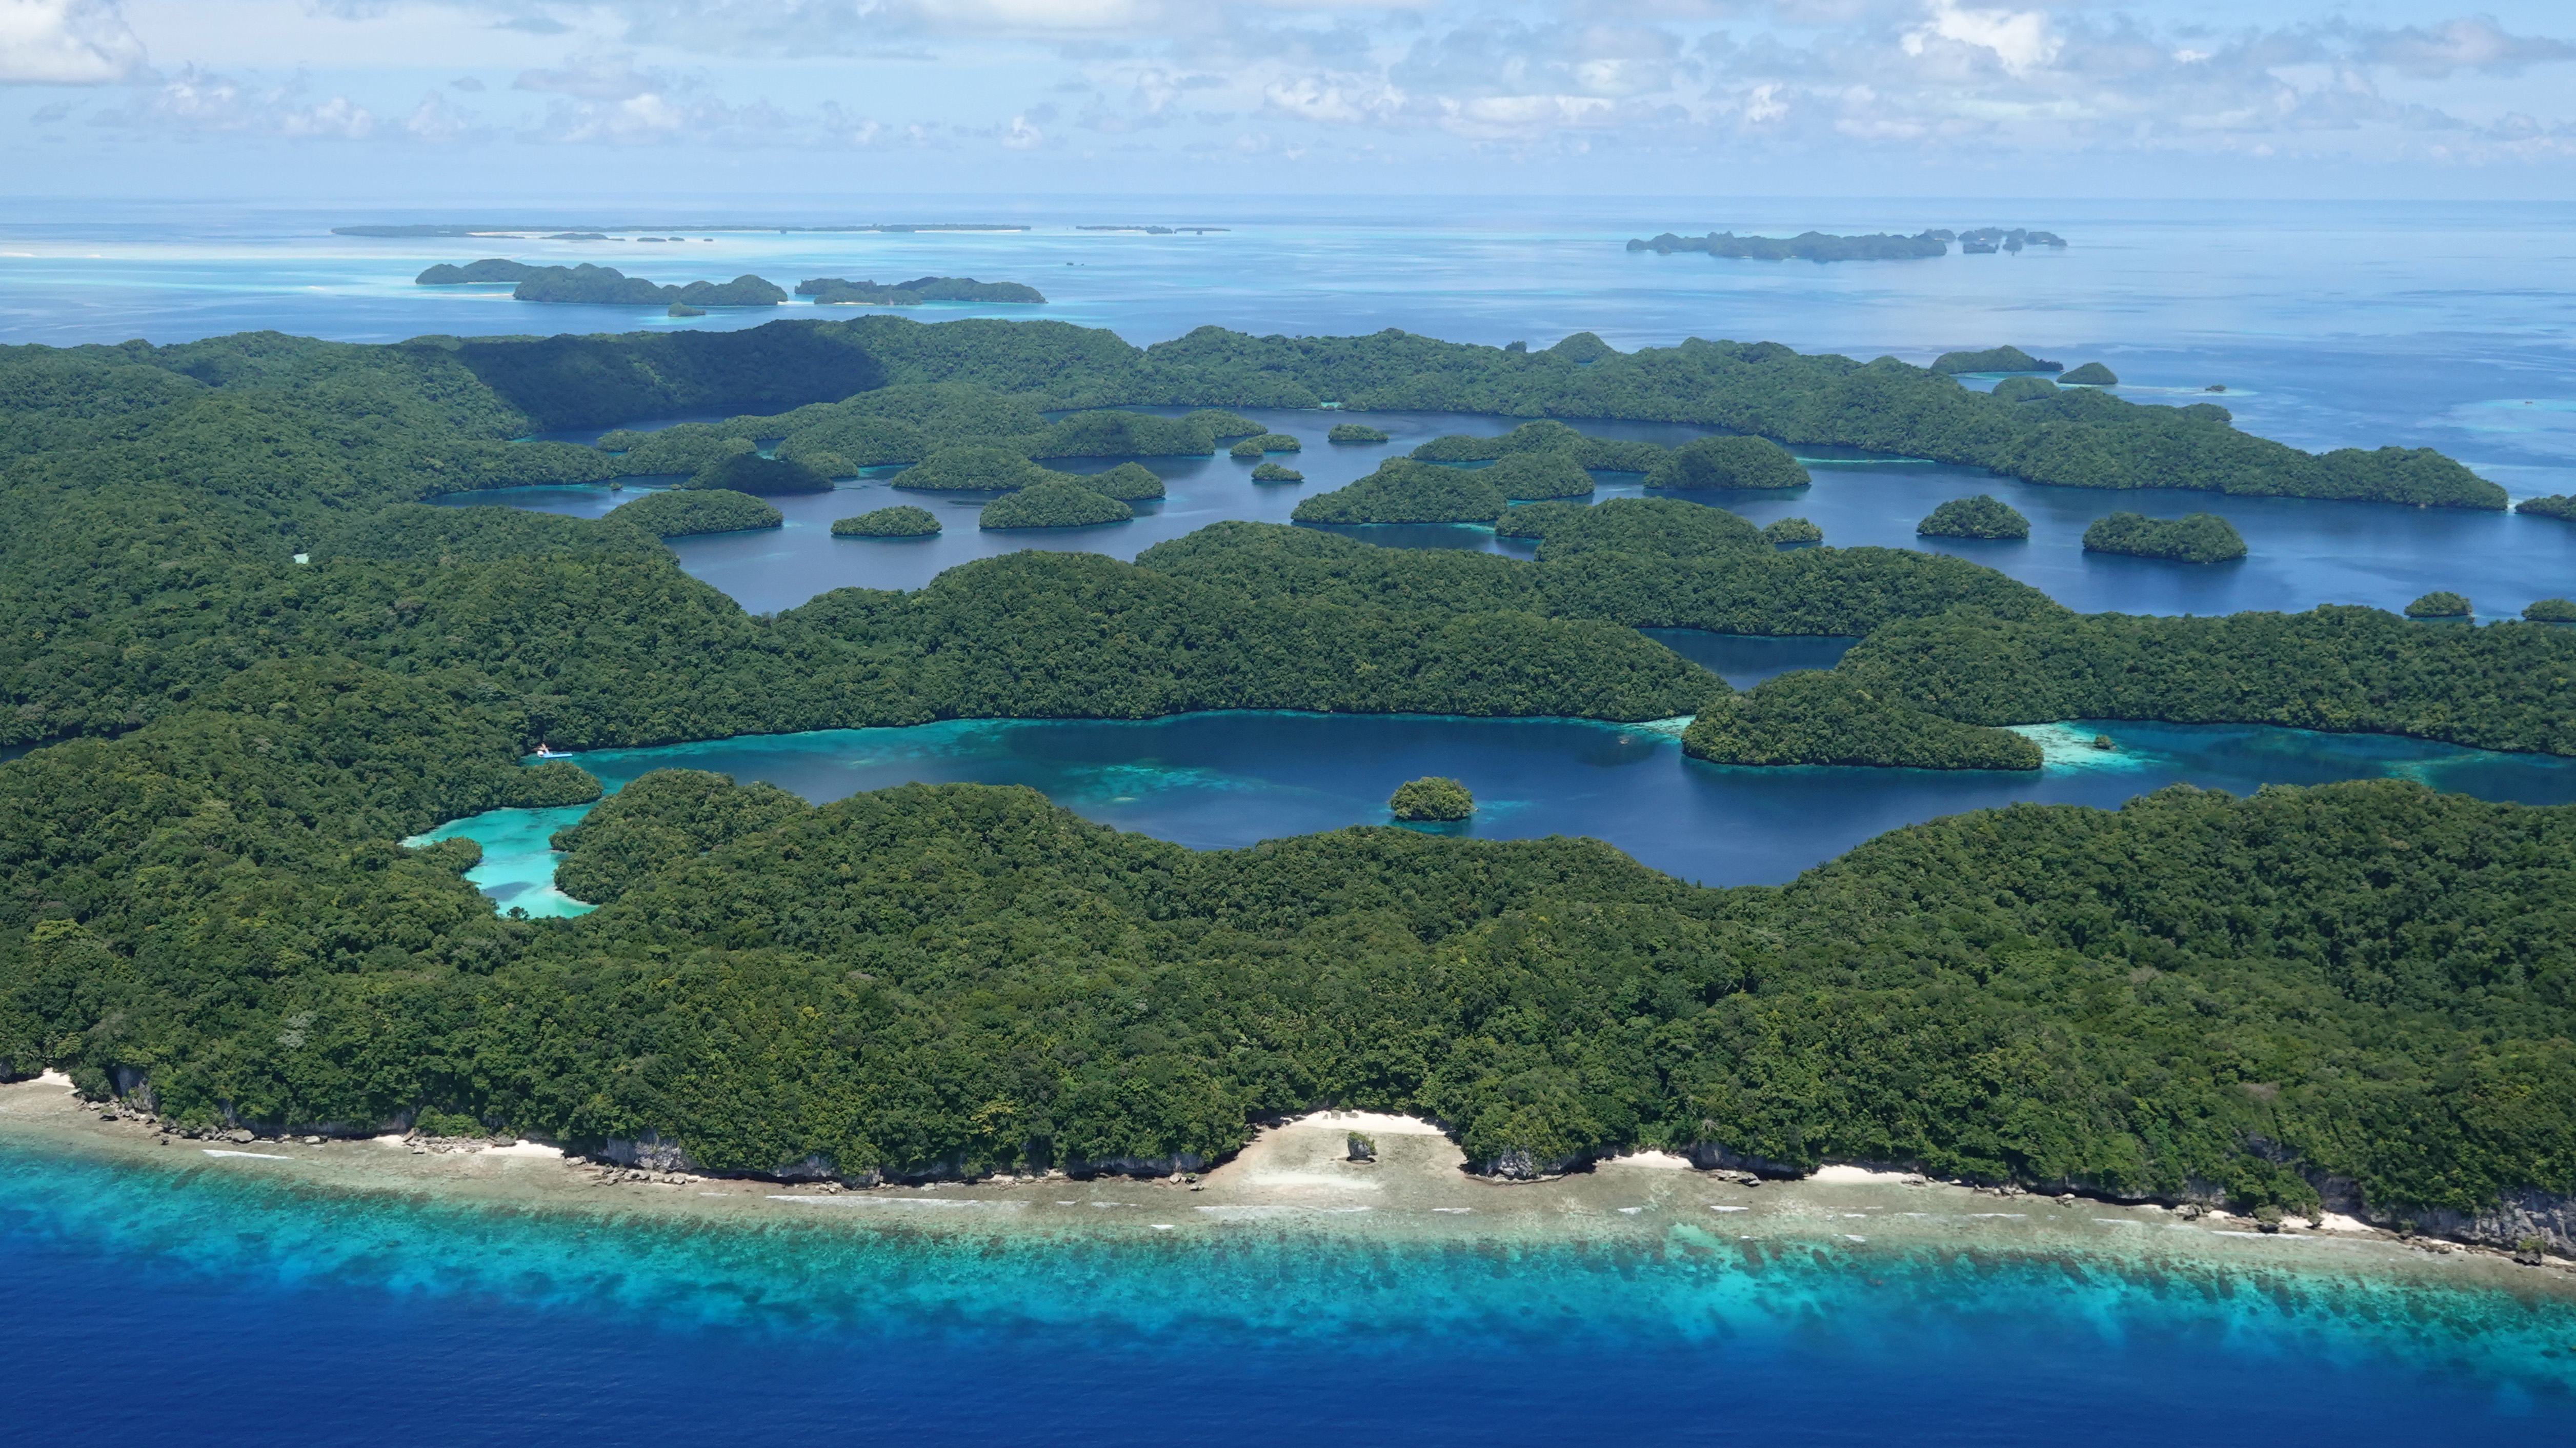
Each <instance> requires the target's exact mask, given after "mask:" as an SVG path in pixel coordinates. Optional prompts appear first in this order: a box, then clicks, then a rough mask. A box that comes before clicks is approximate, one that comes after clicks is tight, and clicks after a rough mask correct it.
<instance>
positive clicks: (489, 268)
mask: <svg viewBox="0 0 2576 1448" xmlns="http://www.w3.org/2000/svg"><path fill="white" fill-rule="evenodd" d="M412 281H413V282H414V283H416V284H417V285H420V286H425V287H436V286H455V285H460V284H463V283H468V282H514V283H516V284H517V287H516V289H515V290H513V291H512V292H511V293H510V295H511V296H512V297H513V298H515V299H517V300H519V301H522V302H580V303H592V304H607V305H622V306H654V307H664V306H667V307H697V308H701V309H703V308H706V307H774V306H777V305H778V304H779V303H781V302H784V301H786V300H787V294H786V293H785V292H782V291H780V290H779V289H778V288H777V287H776V286H775V285H773V284H772V283H770V282H767V281H764V280H762V279H761V278H759V277H756V276H748V275H745V276H738V277H735V278H734V279H733V280H732V281H729V282H690V283H689V284H688V285H686V286H665V285H661V284H657V283H654V282H648V281H646V280H645V279H644V278H642V277H630V276H628V275H627V274H626V273H624V272H621V271H619V270H618V269H617V268H615V267H610V266H593V265H591V264H590V263H589V262H583V263H582V264H580V265H579V266H529V265H527V264H525V263H523V262H515V261H509V260H506V259H504V258H501V257H491V258H487V259H485V260H483V261H478V262H471V263H468V264H467V265H465V266H461V267H460V266H449V265H446V264H443V263H442V264H441V265H438V266H434V267H431V268H429V269H428V270H427V271H424V272H422V273H421V274H420V275H419V276H416V277H414V278H412ZM680 315H687V314H686V313H681V314H680Z"/></svg>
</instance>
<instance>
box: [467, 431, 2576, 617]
mask: <svg viewBox="0 0 2576 1448" xmlns="http://www.w3.org/2000/svg"><path fill="white" fill-rule="evenodd" d="M2137 400H2140V401H2150V402H2159V401H2182V400H2189V396H2188V395H2187V394H2181V393H2176V394H2172V395H2166V394H2162V393H2141V394H2140V395H2139V396H2138V398H2137ZM1149 410H1151V411H1158V412H1164V413H1167V414H1177V413H1178V412H1179V411H1181V409H1172V408H1157V409H1149ZM1239 411H1241V412H1242V414H1243V415H1244V416H1245V417H1247V418H1249V419H1251V420H1253V421H1256V422H1260V423H1262V424H1264V425H1266V426H1268V427H1271V428H1273V429H1275V430H1277V431H1280V432H1285V433H1288V434H1290V435H1292V436H1295V437H1298V438H1300V439H1302V440H1303V441H1304V442H1305V444H1306V447H1305V450H1304V451H1303V452H1301V453H1299V454H1297V455H1296V456H1294V457H1289V458H1284V459H1277V460H1278V461H1284V462H1287V463H1289V464H1292V465H1293V466H1295V467H1296V468H1297V469H1298V470H1299V471H1300V472H1302V473H1304V474H1305V476H1306V481H1305V482H1304V483H1303V484H1261V483H1255V482H1253V481H1252V479H1251V473H1252V465H1251V464H1250V463H1247V462H1238V461H1236V460H1235V459H1233V458H1231V457H1227V456H1223V455H1219V456H1216V457H1210V458H1147V459H1144V460H1143V461H1144V463H1145V465H1146V466H1148V467H1150V468H1152V469H1153V470H1154V471H1155V472H1156V473H1158V474H1160V475H1161V476H1162V478H1163V479H1164V484H1165V486H1166V487H1167V488H1168V489H1169V490H1170V496H1169V497H1167V498H1165V499H1163V500H1162V501H1160V502H1152V503H1142V504H1138V505H1137V509H1136V511H1137V517H1136V519H1135V520H1134V521H1133V522H1127V523H1111V524H1106V525H1103V526H1100V527H1096V528H1067V529H1044V530H1008V531H999V532H988V531H985V530H982V529H979V528H977V527H976V526H975V515H976V512H977V511H978V510H979V509H981V508H982V507H983V505H984V504H985V503H987V502H990V501H991V500H992V497H993V495H992V494H989V493H950V494H937V493H932V494H925V493H918V492H911V491H907V490H903V489H898V488H895V487H893V486H892V485H891V477H892V474H894V473H896V472H899V471H900V469H884V470H880V475H875V476H869V477H866V478H862V479H859V480H856V481H850V482H844V483H843V484H842V485H841V486H840V487H839V488H838V489H837V490H836V491H834V492H831V493H821V494H809V495H806V496H802V497H783V498H773V499H771V500H770V501H771V502H773V503H775V504H776V505H777V506H778V509H779V511H780V512H782V513H784V514H785V515H786V517H787V523H786V526H785V527H783V528H773V529H764V530H761V531H757V532H749V533H726V534H717V535H714V536H709V537H696V538H676V539H673V540H671V546H672V548H673V549H674V550H675V551H676V552H677V553H678V554H679V556H680V564H681V566H682V567H683V568H685V569H687V570H688V572H689V573H690V574H691V575H692V576H694V577H697V578H701V579H704V580H705V581H706V582H708V583H711V584H713V585H715V586H716V587H717V588H720V589H722V590H724V591H725V592H726V593H728V594H730V595H732V596H733V597H734V598H735V599H737V600H739V601H740V602H741V603H742V605H743V607H745V608H747V609H750V610H751V611H753V612H755V613H768V612H775V611H778V610H781V609H788V608H793V607H795V606H796V605H798V604H800V603H803V602H805V601H806V600H807V599H810V598H812V597H813V596H814V595H815V594H818V593H821V592H823V591H825V590H827V589H833V588H844V587H851V586H857V587H865V588H918V587H920V586H921V585H923V584H925V583H927V582H929V581H930V580H931V578H932V577H934V576H935V575H937V574H938V573H939V572H940V570H942V569H945V568H950V567H953V566H955V565H956V564H959V563H963V562H967V561H968V560H970V559H975V558H985V557H990V556H992V555H995V554H999V553H1009V552H1013V551H1016V550H1019V549H1023V548H1047V549H1064V550H1080V551H1089V552H1095V553H1106V554H1109V555H1110V556H1112V557H1116V558H1133V557H1135V556H1136V555H1137V554H1138V553H1139V552H1142V551H1143V550H1144V549H1146V548H1148V547H1151V546H1152V545H1154V544H1156V543H1160V542H1162V541H1164V540H1165V539H1169V538H1178V537H1181V536H1182V535H1184V534H1187V533H1192V532H1196V531H1197V530H1198V529H1200V528H1203V527H1206V526H1207V525H1208V524H1210V523H1214V522H1218V521H1221V520H1224V519H1229V518H1242V519H1251V520H1254V521H1259V522H1267V523H1285V522H1287V521H1288V520H1289V514H1290V512H1291V511H1293V510H1294V509H1295V508H1296V506H1297V503H1298V500H1299V499H1301V498H1304V497H1307V496H1310V495H1312V494H1314V493H1317V492H1321V491H1326V490H1329V489H1332V488H1338V487H1340V486H1342V485H1343V484H1345V483H1348V482H1350V481H1352V480H1354V479H1356V478H1358V477H1360V476H1362V475H1363V474H1366V473H1367V472H1369V471H1370V470H1372V469H1374V468H1375V467H1376V466H1377V465H1378V464H1379V463H1380V462H1381V461H1383V460H1384V459H1386V458H1388V457H1390V456H1398V455H1401V454H1402V453H1404V452H1406V451H1408V450H1410V449H1411V448H1413V447H1415V446H1417V445H1418V444H1420V443H1423V442H1426V441H1428V440H1430V439H1431V438H1434V437H1437V436H1440V435H1441V434H1443V433H1468V434H1473V435H1477V436H1490V435H1493V434H1496V433H1501V432H1506V431H1509V430H1510V429H1511V427H1512V426H1513V425H1514V423H1515V420H1514V419H1510V418H1499V417H1486V416H1479V415H1472V414H1459V413H1421V412H1403V413H1363V412H1347V413H1345V412H1315V411H1278V410H1269V409H1262V408H1244V409H1239ZM663 421H665V422H667V421H670V419H665V420H663ZM1336 421H1360V422H1366V423H1369V424H1371V425H1373V426H1376V427H1378V428H1381V429H1383V430H1385V431H1386V432H1387V434H1388V435H1389V441H1387V442H1386V443H1384V444H1380V445H1375V446H1368V447H1336V446H1333V445H1332V444H1329V443H1327V442H1325V441H1324V433H1325V431H1326V429H1327V428H1329V427H1330V426H1331V425H1332V424H1333V423H1334V422H1336ZM647 425H650V424H647ZM1582 426H1583V428H1584V429H1585V430H1586V431H1588V432H1592V433H1595V434H1597V435H1601V436H1607V437H1620V438H1637V439H1642V440H1645V441H1650V442H1659V443H1665V444H1672V443H1679V442H1685V441H1688V440H1689V439H1691V438H1693V437H1698V436H1701V435H1703V434H1704V433H1705V432H1706V431H1707V429H1703V428H1693V427H1684V426H1679V425H1673V424H1661V423H1631V422H1586V423H1583V424H1582ZM563 436H565V437H567V438H570V439H573V440H579V441H588V440H590V439H591V438H595V437H597V436H598V432H597V431H590V432H583V433H573V434H563ZM1830 451H1832V450H1821V449H1811V450H1807V452H1808V453H1811V454H1823V453H1828V452H1830ZM1806 462H1807V465H1808V469H1809V471H1810V473H1811V474H1812V475H1813V476H1814V478H1815V481H1814V483H1813V484H1812V485H1810V486H1808V487H1804V488H1798V489H1793V490H1789V491H1787V492H1767V491H1766V492H1721V493H1693V494H1689V495H1687V496H1688V497H1689V498H1690V499H1691V500H1692V501H1695V502H1701V503H1706V504H1709V505H1712V506H1716V507H1722V508H1725V509H1728V510H1729V511H1732V512H1736V513H1740V514H1742V515H1743V516H1744V517H1746V518H1748V519H1750V520H1752V521H1753V522H1755V523H1768V522H1770V521H1772V520H1773V519H1775V518H1782V517H1790V516H1797V517H1804V518H1806V519H1808V520H1810V521H1812V522H1814V523H1815V524H1817V525H1818V526H1819V527H1821V528H1823V529H1824V531H1825V541H1826V542H1827V543H1828V544H1832V545H1837V546H1852V545H1858V544H1870V545H1875V546H1879V547H1889V548H1923V549H1928V550H1930V551H1934V552H1941V553H1950V554H1955V555H1957V556H1959V557H1962V558H1968V559H1972V560H1974V561H1975V562H1978V563H1982V564H1984V565H1986V566H1987V567H1989V568H1994V569H1998V570H2000V571H2002V572H2004V573H2006V574H2009V575H2011V576H2012V577H2014V578H2018V579H2020V580H2021V581H2023V582H2025V583H2028V584H2030V585H2031V586H2033V587H2035V588H2038V589H2041V590H2043V591H2045V592H2046V593H2047V594H2048V595H2049V596H2050V597H2052V598H2055V599H2056V600H2058V601H2059V602H2060V603H2063V604H2065V605H2067V606H2068V607H2069V608H2073V609H2077V610H2079V611H2082V612H2086V613H2099V612H2120V613H2157V614H2178V613H2194V614H2214V613H2236V612H2240V611H2243V610H2247V609H2279V610H2285V611H2297V610H2301V609H2306V608H2312V607H2314V606H2316V605H2317V604H2320V603H2359V604H2369V605H2372V606H2374V607H2379V608H2386V609H2392V610H2393V609H2400V608H2403V607H2405V606H2406V604H2407V603H2408V602H2409V601H2410V600H2412V599H2414V598H2416V597H2418V596H2420V595H2422V594H2425V593H2429V592H2432V591H2433V590H2435V589H2450V590H2454V591H2457V592H2460V593H2465V594H2467V595H2468V596H2469V597H2470V599H2471V601H2472V602H2474V603H2475V604H2476V605H2477V606H2478V610H2479V613H2480V614H2481V615H2482V616H2485V617H2489V618H2510V617H2512V616H2514V615H2516V614H2518V613H2519V612H2520V611H2521V610H2522V607H2523V605H2525V604H2527V603H2530V602H2531V601H2532V600H2534V599H2539V598H2552V597H2563V596H2567V595H2569V594H2571V593H2576V525H2571V524H2567V523H2564V522H2560V521H2558V520H2556V519H2552V518H2539V517H2524V516H2522V515H2519V514H2511V513H2485V512H2469V511H2463V510H2459V509H2445V508H2410V507H2398V506H2394V505H2390V504H2381V503H2346V502H2329V501H2323V500H2318V499H2308V498H2232V497H2225V496H2222V495H2219V494H2214V493H2197V492H2186V491H2182V490H2179V489H2169V488H2157V489H2140V490H2136V491H2130V492H2110V491H2104V490H2098V489H2091V488H2061V487H2046V486H2042V485H2039V484H2035V483H2025V482H2020V481H2018V480H2015V479H2011V478H2001V477H1996V476H1993V475H1991V474H1989V473H1986V472H1985V471H1983V470H1981V469H1974V468H1955V467H1945V466H1941V465H1937V464H1932V463H1925V462H1911V461H1906V460H1903V459H1887V458H1867V457H1861V456H1855V455H1852V454H1851V453H1850V452H1849V450H1840V451H1839V454H1838V455H1809V456H1807V457H1806ZM1110 465H1111V464H1110V462H1109V461H1106V460H1095V461H1090V462H1083V463H1072V464H1066V465H1065V466H1067V467H1068V468H1069V469H1070V470H1073V471H1098V470H1100V469H1103V468H1106V467H1108V466H1110ZM1644 491H1645V490H1644V488H1643V486H1642V485H1641V481H1640V480H1639V479H1638V478H1636V477H1634V476H1622V475H1605V477H1604V480H1603V482H1602V483H1601V485H1600V487H1599V489H1598V490H1597V491H1596V493H1595V494H1594V497H1595V499H1596V500H1599V499H1605V498H1614V497H1634V496H1640V495H1642V494H1643V493H1644ZM1978 493H1990V494H1992V495H1994V496H1995V497H1998V498H2001V499H2003V500H2004V501H2005V502H2008V503H2010V504H2012V505H2013V506H2014V507H2015V508H2018V509H2020V510H2021V512H2022V513H2023V514H2024V515H2025V516H2027V517H2028V518H2029V519H2030V522H2031V536H2030V539H2029V540H2028V541H2027V542H2014V543H1982V542H1971V541H1965V540H1959V539H1919V538H1917V537H1916V536H1915V534H1914V528H1915V525H1916V524H1917V523H1919V522H1921V521H1922V518H1923V516H1924V515H1925V514H1927V513H1929V512H1931V511H1932V509H1933V508H1934V507H1935V506H1937V505H1938V504H1940V503H1942V502H1944V501H1946V500H1948V499H1951V498H1963V497H1969V496H1973V495H1975V494H1978ZM634 496H636V493H635V490H634V489H633V488H629V489H627V490H626V491H623V492H610V491H609V490H608V489H607V488H606V487H604V486H598V487H577V488H509V489H501V490H497V491H493V492H486V493H460V494H451V495H449V496H447V497H445V498H441V499H438V500H437V501H439V502H442V503H446V504H450V505H454V506H469V507H470V506H478V505H480V506H488V505H506V506H511V507H521V508H531V509H536V510H538V511H542V512H550V513H568V514H573V515H575V516H580V517H597V516H599V515H600V514H602V513H605V512H607V511H608V510H609V509H611V508H613V507H615V506H617V505H618V504H619V503H622V502H625V501H626V500H628V499H629V498H632V497H634ZM892 503H912V504H916V505H919V506H924V507H928V508H930V509H931V510H932V511H933V512H936V513H938V514H939V515H940V519H941V522H942V523H943V525H944V529H943V531H942V532H941V533H940V534H938V535H937V536H935V537H931V538H926V539H899V540H888V539H861V538H834V537H833V536H831V527H832V522H833V520H834V519H836V518H846V517H849V516H851V515H852V514H855V513H863V512H866V511H868V510H869V509H871V508H881V507H885V506H887V505H889V504H892ZM2120 510H2126V511H2130V512H2142V513H2148V514H2152V515H2154V516H2157V517H2167V518H2170V517H2179V516H2181V515H2182V514H2184V513H2194V512H2215V513H2218V514H2220V515H2222V516H2224V517H2225V518H2227V519H2228V521H2230V522H2232V523H2234V524H2235V525H2236V527H2237V529H2238V531H2239V532H2241V533H2243V534H2244V535H2245V540H2246V543H2247V545H2248V547H2249V549H2250V555H2249V556H2248V557H2246V558H2244V559H2241V560H2238V561H2236V562H2231V563H2220V564H2208V565H2190V564H2176V563H2165V562H2160V561H2155V560H2149V559H2141V558H2123V557H2113V556H2110V555H2106V554H2100V553H2086V552H2085V551H2084V549H2083V536H2084V529H2085V527H2086V526H2087V525H2088V524H2090V523H2091V522H2092V521H2093V520H2094V519H2096V518H2099V517H2101V516H2102V515H2103V514H2105V513H2110V512H2114V511H2120ZM1334 531H1337V532H1342V533H1347V534H1349V535H1351V536H1353V537H1357V538H1363V539H1366V540H1367V541H1369V542H1373V543H1381V544H1387V545H1390V546H1396V547H1439V548H1473V549H1482V550H1486V551H1490V552H1509V553H1515V554H1517V555H1519V556H1527V555H1528V553H1529V551H1530V550H1529V548H1528V547H1527V546H1526V545H1522V544H1519V543H1517V542H1509V543H1507V542H1502V541H1499V540H1497V539H1496V538H1495V537H1494V534H1493V530H1492V529H1490V528H1476V527H1468V526H1463V525H1462V526H1378V527H1361V528H1342V529H1336V530H1334Z"/></svg>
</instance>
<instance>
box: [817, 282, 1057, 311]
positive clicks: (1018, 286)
mask: <svg viewBox="0 0 2576 1448" xmlns="http://www.w3.org/2000/svg"><path fill="white" fill-rule="evenodd" d="M796 295H798V296H800V297H812V298H813V299H814V305H816V306H818V307H841V306H866V307H917V306H920V305H921V304H922V303H924V302H1028V303H1032V304H1034V303H1039V302H1043V301H1045V300H1046V296H1045V294H1044V293H1042V292H1040V291H1039V290H1038V289H1037V288H1035V287H1032V286H1026V285H1023V284H1022V283H1019V282H979V281H977V280H975V279H974V278H973V277H914V278H913V279H912V280H910V281H902V282H896V283H894V284H892V285H891V286H882V287H881V286H878V285H877V284H876V283H875V282H854V281H847V280H844V279H843V278H840V277H809V278H807V279H806V280H804V281H801V282H798V283H797V284H796Z"/></svg>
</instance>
